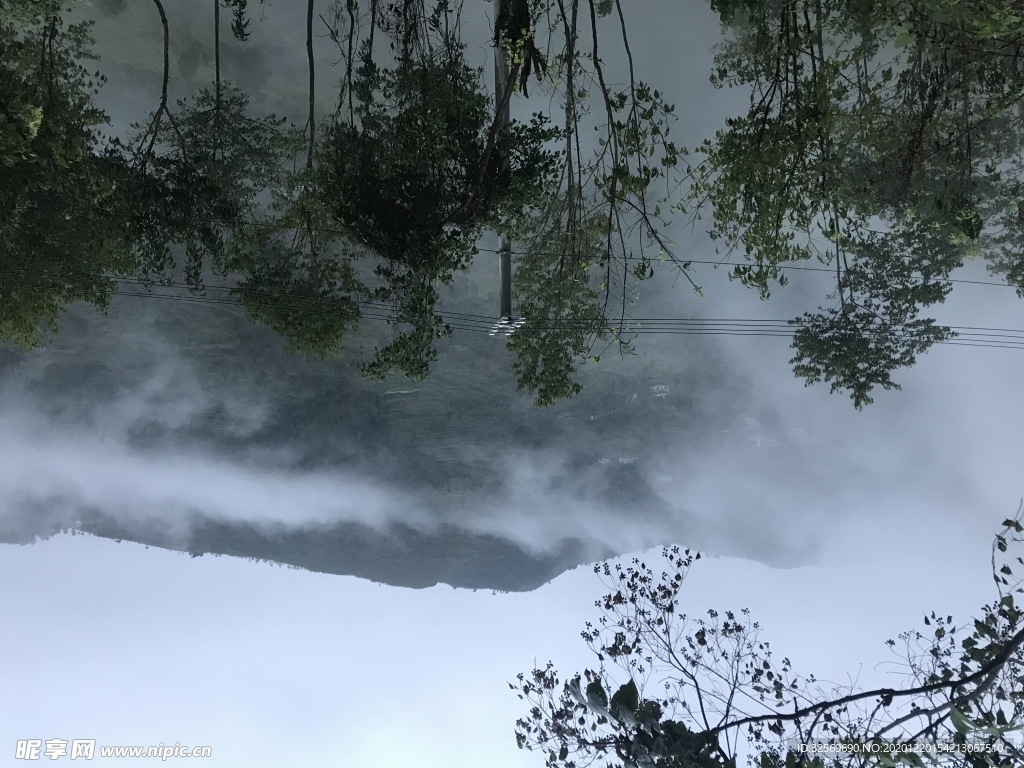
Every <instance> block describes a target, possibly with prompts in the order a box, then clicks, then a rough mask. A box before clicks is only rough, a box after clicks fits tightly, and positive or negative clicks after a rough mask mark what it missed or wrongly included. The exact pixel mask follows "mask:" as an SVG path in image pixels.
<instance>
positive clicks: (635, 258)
mask: <svg viewBox="0 0 1024 768" xmlns="http://www.w3.org/2000/svg"><path fill="white" fill-rule="evenodd" d="M477 250H478V251H486V252H488V253H497V252H498V251H497V250H496V249H494V248H477ZM531 254H532V255H535V256H561V255H562V254H560V253H555V252H553V251H512V255H514V256H529V255H531ZM620 258H622V259H623V260H625V261H640V260H641V259H642V258H643V257H641V256H622V257H620ZM648 260H649V261H651V259H648ZM676 261H677V262H679V263H680V264H711V265H713V266H716V267H753V266H756V262H750V261H718V260H715V259H683V258H680V259H677V260H676ZM778 269H779V270H788V269H792V270H797V271H799V272H828V273H829V274H830V275H834V274H835V273H836V270H835V268H833V267H798V266H795V265H790V264H779V265H778ZM936 282H940V283H968V284H970V285H994V286H997V287H1000V288H1016V287H1017V286H1015V285H1010V284H1009V283H998V282H996V281H994V280H962V279H958V278H952V277H949V278H946V279H945V280H938V281H936Z"/></svg>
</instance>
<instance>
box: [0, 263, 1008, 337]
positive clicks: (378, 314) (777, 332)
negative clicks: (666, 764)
mask: <svg viewBox="0 0 1024 768" xmlns="http://www.w3.org/2000/svg"><path fill="white" fill-rule="evenodd" d="M0 272H7V273H15V274H29V275H35V276H42V277H49V276H50V275H48V274H47V273H44V272H33V271H31V270H12V269H3V270H0ZM72 276H79V277H92V278H95V279H106V280H112V281H115V282H122V283H127V284H130V285H141V286H145V287H153V286H156V287H163V288H184V289H188V290H192V289H194V286H191V285H189V284H187V283H181V282H168V281H164V282H153V281H147V280H143V279H141V278H112V277H110V276H108V275H100V274H97V273H76V274H75V275H72ZM203 290H206V291H214V292H222V293H223V292H237V293H240V294H241V297H242V298H245V297H248V298H249V299H250V300H251V299H256V300H257V301H259V302H261V303H264V304H267V305H269V304H273V303H275V302H277V303H279V304H302V303H309V302H317V303H329V302H338V303H342V304H345V305H347V306H350V307H352V308H353V309H358V310H359V317H360V318H365V319H368V320H384V321H394V320H395V317H394V316H393V315H392V314H388V312H389V311H390V310H393V309H394V306H393V305H391V304H388V303H387V302H380V301H372V300H368V299H364V300H352V299H335V298H332V297H328V296H302V295H296V294H292V293H287V292H284V291H267V290H264V289H259V290H255V291H247V290H246V289H245V288H241V289H239V287H238V286H235V287H232V286H204V287H203ZM116 293H117V295H121V296H129V297H137V298H154V299H161V300H169V301H183V302H190V303H197V304H222V305H230V306H238V304H239V303H240V302H239V299H238V298H227V297H224V298H216V297H210V296H203V295H195V294H193V295H188V296H182V295H175V294H166V293H154V292H152V291H147V292H145V293H142V292H134V291H133V292H124V291H117V292H116ZM237 293H236V295H237ZM437 314H438V316H439V317H441V320H442V322H444V323H445V325H446V326H448V327H450V328H451V329H452V330H459V331H469V332H485V333H490V332H491V331H492V330H493V327H494V324H495V323H496V322H497V321H498V320H499V318H497V317H494V316H490V315H477V314H472V313H465V312H445V313H443V314H441V313H437ZM353 319H355V318H353ZM526 325H528V326H529V327H530V328H531V329H533V330H541V331H543V330H561V331H573V330H582V331H585V332H587V333H596V332H598V330H603V331H611V332H613V333H615V332H616V330H617V332H618V334H619V335H625V336H638V335H649V334H658V335H677V336H732V337H744V336H761V337H775V338H792V337H793V335H794V333H795V332H796V327H795V326H794V324H792V323H791V322H789V321H788V320H774V319H750V318H679V317H668V318H664V317H662V318H657V317H653V318H628V319H626V320H624V321H623V322H621V323H619V327H618V329H615V328H614V326H610V325H609V324H604V323H597V322H595V321H575V320H562V319H558V318H545V319H543V320H533V321H529V320H528V321H526ZM947 327H949V328H950V330H952V331H954V332H955V333H956V334H957V336H956V337H955V338H951V339H946V340H942V341H940V342H938V343H943V344H951V345H956V346H974V347H990V348H1004V349H1024V329H1014V328H989V327H981V326H947ZM895 335H896V336H897V337H904V336H905V334H902V333H899V332H897V333H896V334H895Z"/></svg>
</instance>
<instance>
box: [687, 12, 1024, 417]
mask: <svg viewBox="0 0 1024 768" xmlns="http://www.w3.org/2000/svg"><path fill="white" fill-rule="evenodd" d="M713 6H714V7H715V8H716V10H718V11H719V13H720V14H721V17H722V20H723V23H724V24H725V25H726V29H727V31H728V35H729V36H728V39H727V41H726V42H725V43H723V44H722V45H721V46H720V48H719V51H718V54H717V56H716V67H717V70H716V72H715V73H714V76H713V82H714V83H715V84H716V85H717V86H719V87H749V88H750V91H751V106H750V109H749V111H748V113H747V114H746V115H744V116H740V117H736V118H734V119H731V120H729V121H728V123H727V127H726V129H725V130H723V131H721V132H719V134H718V135H716V137H715V138H714V139H713V140H710V139H709V140H707V141H705V143H704V144H703V145H702V146H701V147H700V148H699V153H702V154H703V156H704V157H703V159H702V160H701V162H699V163H697V164H695V166H694V167H692V168H691V169H690V170H691V172H692V178H693V184H692V186H691V189H690V191H689V192H688V194H687V196H686V199H685V200H684V201H683V202H682V203H681V205H680V208H681V209H682V210H683V211H684V212H688V213H690V214H696V213H697V212H699V211H700V210H701V209H702V208H703V207H704V206H705V205H707V206H710V207H711V209H712V224H711V227H710V232H711V235H712V237H713V238H716V239H719V240H722V241H723V242H724V243H725V246H726V252H727V253H733V252H737V251H739V252H742V254H743V255H744V256H745V258H746V260H747V261H748V262H749V264H745V265H740V266H737V267H736V268H735V269H734V271H733V275H732V276H733V277H734V278H735V279H738V280H740V281H742V282H743V283H744V284H746V285H749V286H751V287H752V288H755V289H757V290H758V291H759V293H760V294H761V296H762V298H768V296H769V294H770V284H771V283H772V282H777V283H779V284H780V285H781V284H784V283H785V278H784V276H783V274H782V270H783V268H784V265H786V264H788V263H792V262H794V261H801V260H807V259H811V258H816V259H818V260H819V261H821V262H823V263H825V264H830V265H832V266H834V268H835V270H836V290H835V293H834V294H833V295H831V296H830V297H829V298H830V299H832V300H833V302H834V304H833V305H832V306H831V307H828V308H824V309H820V310H819V311H818V312H817V313H807V314H805V315H804V316H802V317H800V318H797V319H795V320H794V321H793V324H794V325H795V326H796V335H795V337H794V348H795V350H796V352H797V355H796V356H795V357H794V358H793V360H792V361H791V362H792V363H794V364H795V365H796V367H795V369H794V370H795V372H796V374H797V375H798V376H801V377H803V378H805V379H806V380H807V383H808V384H810V383H812V382H814V381H821V380H825V381H831V382H832V389H833V391H836V390H847V391H849V392H850V393H851V397H852V399H853V401H854V404H855V405H856V406H857V407H858V408H860V407H862V406H863V405H864V404H865V403H870V402H871V397H870V395H869V394H868V393H869V392H870V391H871V390H872V389H873V388H874V387H875V386H881V387H883V388H887V389H888V388H898V385H897V384H896V383H895V382H894V381H893V380H892V378H891V373H892V372H893V371H894V370H895V369H897V368H900V367H904V366H908V365H912V364H913V363H914V362H915V359H916V356H917V355H918V354H921V353H923V352H924V351H926V350H927V349H928V348H929V347H930V346H931V345H932V344H934V343H935V342H937V341H944V340H946V339H948V338H949V337H950V336H952V335H953V334H952V333H951V332H950V330H949V328H945V327H942V326H937V325H936V324H935V323H934V322H933V321H931V320H921V319H918V314H919V312H920V310H921V309H922V308H924V307H927V306H930V305H932V304H935V303H937V302H941V301H943V299H944V298H945V296H946V295H947V294H948V292H949V290H950V284H949V282H948V279H949V276H950V273H951V272H952V271H953V270H954V269H956V268H958V267H960V266H961V265H962V264H963V261H964V259H965V258H969V257H973V256H976V255H986V256H988V257H989V258H992V259H993V262H992V264H993V268H994V269H995V270H996V271H1000V272H1003V273H1005V274H1006V275H1007V276H1008V278H1009V279H1010V280H1011V281H1012V280H1015V279H1016V278H1015V277H1014V276H1015V275H1017V274H1018V267H1017V264H1018V263H1019V257H1018V256H1017V254H1018V253H1019V247H1018V245H1019V234H1018V233H1019V231H1020V227H1019V219H1020V216H1019V211H1018V206H1017V205H1016V196H1017V195H1018V192H1019V184H1020V182H1019V178H1020V176H1019V173H1018V172H1017V170H1019V168H1020V159H1019V158H1020V152H1021V133H1020V130H1019V128H1018V127H1017V123H1016V122H1015V121H1014V120H1013V114H1014V113H1015V111H1017V110H1018V109H1019V104H1020V101H1021V99H1022V98H1024V70H1022V60H1021V55H1020V52H1021V44H1022V43H1024V16H1022V14H1021V11H1020V9H1019V8H1018V7H1017V5H1016V4H1014V3H1011V2H997V3H973V2H968V3H951V2H946V1H945V0H927V1H926V2H921V3H869V4H864V3H858V2H848V1H847V0H766V1H765V2H752V1H750V0H717V2H715V3H713Z"/></svg>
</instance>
